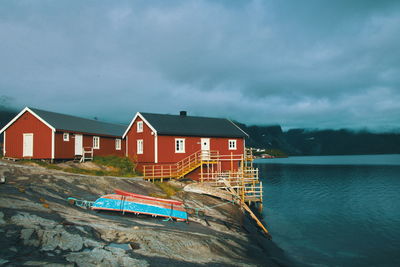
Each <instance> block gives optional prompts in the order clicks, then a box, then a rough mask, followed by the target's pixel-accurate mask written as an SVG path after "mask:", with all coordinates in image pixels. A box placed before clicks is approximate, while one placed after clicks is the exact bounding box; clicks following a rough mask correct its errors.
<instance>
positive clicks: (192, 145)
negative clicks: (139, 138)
mask: <svg viewBox="0 0 400 267" xmlns="http://www.w3.org/2000/svg"><path fill="white" fill-rule="evenodd" d="M177 138H182V139H185V153H176V152H175V139H177ZM202 138H205V137H193V136H158V150H159V151H160V152H159V155H158V163H175V162H178V161H180V160H182V159H184V158H186V157H188V156H190V155H191V154H193V153H195V152H197V151H199V150H201V139H202ZM206 138H209V139H210V150H215V151H219V154H220V155H231V154H233V155H240V154H243V153H244V139H243V138H224V137H206ZM229 140H236V150H229V146H228V141H229ZM224 165H225V164H224Z"/></svg>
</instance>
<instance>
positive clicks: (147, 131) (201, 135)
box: [123, 111, 247, 178]
mask: <svg viewBox="0 0 400 267" xmlns="http://www.w3.org/2000/svg"><path fill="white" fill-rule="evenodd" d="M246 136H247V134H246V133H245V132H244V131H243V130H242V129H240V128H239V127H238V126H237V125H236V124H234V123H233V122H232V121H230V120H227V119H221V118H207V117H195V116H187V114H186V112H184V111H183V112H181V114H180V115H163V114H153V113H140V112H138V113H137V114H136V115H135V117H134V118H133V119H132V121H131V123H130V125H129V126H128V128H127V130H126V131H125V133H124V135H123V138H124V140H125V142H126V155H127V156H129V157H131V158H133V159H134V160H135V161H137V163H138V167H139V169H141V170H143V169H144V168H145V167H146V166H147V167H149V165H152V166H154V165H155V164H156V165H158V167H160V166H167V165H168V164H170V165H171V164H175V163H179V162H180V161H184V160H185V159H189V158H190V157H196V155H197V154H196V153H199V152H201V153H202V154H201V155H202V157H204V156H207V155H211V153H217V154H218V155H220V156H221V155H224V156H225V157H226V159H227V160H226V161H225V162H221V163H220V164H219V166H218V168H219V170H220V171H224V170H229V169H234V170H237V169H238V167H239V164H238V161H237V160H235V163H234V164H232V161H229V159H230V158H232V159H233V158H234V157H235V158H236V159H237V156H238V155H240V156H242V155H243V154H244V150H245V137H246ZM199 155H200V154H199ZM165 168H167V167H165ZM171 168H172V167H171ZM198 169H199V168H197V169H196V168H193V169H192V170H190V173H187V174H188V175H187V176H189V177H192V178H196V177H198V172H199V170H198Z"/></svg>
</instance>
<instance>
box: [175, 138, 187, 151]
mask: <svg viewBox="0 0 400 267" xmlns="http://www.w3.org/2000/svg"><path fill="white" fill-rule="evenodd" d="M174 144H175V153H185V138H175V143H174Z"/></svg>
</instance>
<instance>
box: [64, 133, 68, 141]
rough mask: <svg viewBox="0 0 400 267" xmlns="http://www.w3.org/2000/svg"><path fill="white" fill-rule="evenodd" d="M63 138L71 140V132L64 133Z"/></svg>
mask: <svg viewBox="0 0 400 267" xmlns="http://www.w3.org/2000/svg"><path fill="white" fill-rule="evenodd" d="M63 140H64V141H69V133H64V134H63Z"/></svg>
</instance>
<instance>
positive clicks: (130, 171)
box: [93, 156, 137, 176]
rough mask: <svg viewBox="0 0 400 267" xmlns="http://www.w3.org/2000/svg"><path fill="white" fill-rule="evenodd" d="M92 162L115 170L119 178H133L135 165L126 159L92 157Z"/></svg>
mask: <svg viewBox="0 0 400 267" xmlns="http://www.w3.org/2000/svg"><path fill="white" fill-rule="evenodd" d="M93 162H94V163H96V164H99V165H103V166H109V167H113V168H116V169H117V174H118V175H120V176H135V175H137V173H136V172H135V168H136V165H135V164H134V163H133V161H132V160H130V159H129V158H128V157H118V156H102V157H94V159H93Z"/></svg>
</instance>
